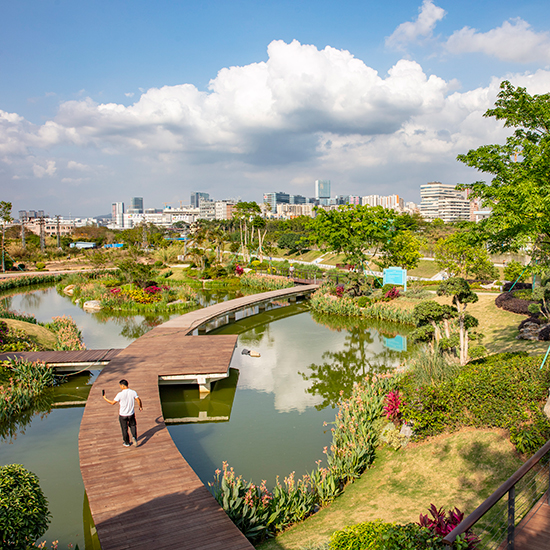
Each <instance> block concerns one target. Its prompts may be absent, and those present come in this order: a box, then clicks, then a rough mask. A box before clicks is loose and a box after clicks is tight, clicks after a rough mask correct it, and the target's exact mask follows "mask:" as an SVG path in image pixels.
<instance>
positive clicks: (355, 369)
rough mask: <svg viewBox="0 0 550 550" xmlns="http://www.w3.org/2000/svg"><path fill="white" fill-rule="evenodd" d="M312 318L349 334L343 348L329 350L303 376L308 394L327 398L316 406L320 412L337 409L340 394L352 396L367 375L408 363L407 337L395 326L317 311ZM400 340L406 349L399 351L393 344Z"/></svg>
mask: <svg viewBox="0 0 550 550" xmlns="http://www.w3.org/2000/svg"><path fill="white" fill-rule="evenodd" d="M311 317H312V319H313V320H314V321H315V322H316V323H319V324H321V325H323V326H325V327H327V328H329V329H331V330H334V331H337V332H341V331H346V332H347V335H346V336H345V338H344V345H343V349H340V350H335V351H332V350H328V351H325V352H324V353H323V356H322V358H323V362H322V363H312V364H310V365H309V366H308V370H307V371H305V372H302V373H300V374H301V375H302V377H303V379H304V380H307V381H309V382H310V386H309V387H308V388H307V390H306V391H307V393H309V394H311V395H317V396H320V397H322V399H323V400H322V402H321V403H318V404H316V405H315V407H316V408H317V409H318V410H321V409H324V408H325V407H328V406H329V405H330V406H332V407H333V408H334V407H335V406H336V404H337V403H338V400H339V398H340V393H341V392H342V393H343V395H344V396H348V395H351V390H352V388H353V385H354V384H355V383H356V382H359V381H361V380H362V379H364V378H365V376H366V375H367V374H369V373H370V374H372V373H383V372H387V371H388V370H389V369H393V368H395V365H396V364H398V363H399V362H401V361H403V360H404V357H405V354H404V353H403V351H405V350H406V336H403V335H402V334H397V333H396V332H395V330H396V328H395V325H390V324H387V323H373V322H369V323H368V325H367V324H366V323H365V322H363V321H359V320H357V319H352V318H349V317H337V316H332V315H323V314H319V313H315V312H312V314H311ZM400 330H403V331H405V332H408V330H407V329H406V328H405V327H403V328H402V329H401V327H400ZM397 341H399V342H400V344H401V346H402V348H404V349H396V348H398V346H397V345H395V346H392V345H391V344H393V343H395V342H397ZM388 342H390V345H388ZM404 342H405V343H404Z"/></svg>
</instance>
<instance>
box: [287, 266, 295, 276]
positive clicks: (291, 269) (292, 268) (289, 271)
mask: <svg viewBox="0 0 550 550" xmlns="http://www.w3.org/2000/svg"><path fill="white" fill-rule="evenodd" d="M288 276H289V277H290V278H291V279H292V278H293V277H294V266H293V265H291V266H290V269H289V270H288Z"/></svg>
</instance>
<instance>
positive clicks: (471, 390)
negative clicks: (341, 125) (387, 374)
mask: <svg viewBox="0 0 550 550" xmlns="http://www.w3.org/2000/svg"><path fill="white" fill-rule="evenodd" d="M539 366H540V358H536V357H528V356H527V354H525V353H515V354H514V353H502V354H498V355H493V356H490V357H487V358H484V359H478V360H476V361H472V362H470V363H468V364H467V365H466V366H464V367H462V370H460V372H459V373H458V374H457V376H455V377H454V378H452V379H450V380H446V381H444V382H442V383H441V384H439V385H435V386H422V387H419V386H418V384H416V383H415V380H414V377H413V376H412V375H411V374H408V375H407V376H405V377H403V379H402V380H401V385H402V392H403V401H404V404H403V406H402V409H401V411H402V415H403V419H404V420H405V421H407V422H408V423H413V425H414V432H415V437H417V438H422V437H425V436H428V435H435V434H438V433H441V432H443V431H446V430H455V429H458V428H460V427H461V426H474V427H480V428H481V427H498V428H504V429H509V430H510V432H511V434H512V439H513V442H514V441H515V442H516V444H518V443H519V445H517V446H518V450H521V449H520V447H522V448H523V449H524V450H523V451H522V452H529V450H528V449H532V448H533V447H535V446H536V445H537V443H536V441H537V438H539V439H538V441H539V442H540V441H543V440H544V441H546V440H548V438H549V436H550V423H549V421H548V419H547V418H546V416H545V415H544V413H543V411H542V407H543V406H544V403H545V400H546V397H547V394H548V386H549V385H550V370H549V368H548V367H546V368H545V369H543V370H540V369H539ZM526 430H528V432H529V435H528V436H525V438H520V436H519V434H520V432H522V431H523V432H525V431H526ZM520 439H521V441H520ZM528 439H529V441H528Z"/></svg>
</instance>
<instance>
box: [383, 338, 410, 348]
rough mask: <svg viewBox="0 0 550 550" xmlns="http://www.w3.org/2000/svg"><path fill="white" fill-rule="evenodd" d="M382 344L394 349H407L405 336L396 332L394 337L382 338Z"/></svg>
mask: <svg viewBox="0 0 550 550" xmlns="http://www.w3.org/2000/svg"><path fill="white" fill-rule="evenodd" d="M384 346H386V347H387V348H388V349H391V350H394V351H407V337H406V336H401V335H400V334H398V335H397V336H396V337H395V338H384Z"/></svg>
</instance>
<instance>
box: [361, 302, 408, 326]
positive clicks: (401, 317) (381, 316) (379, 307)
mask: <svg viewBox="0 0 550 550" xmlns="http://www.w3.org/2000/svg"><path fill="white" fill-rule="evenodd" d="M362 314H363V316H365V317H368V318H369V319H378V320H379V321H391V322H393V323H402V324H404V325H414V324H415V323H414V316H413V313H412V311H408V310H406V309H400V308H396V307H392V306H391V305H389V304H387V303H374V304H368V305H366V306H365V307H364V308H362Z"/></svg>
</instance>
